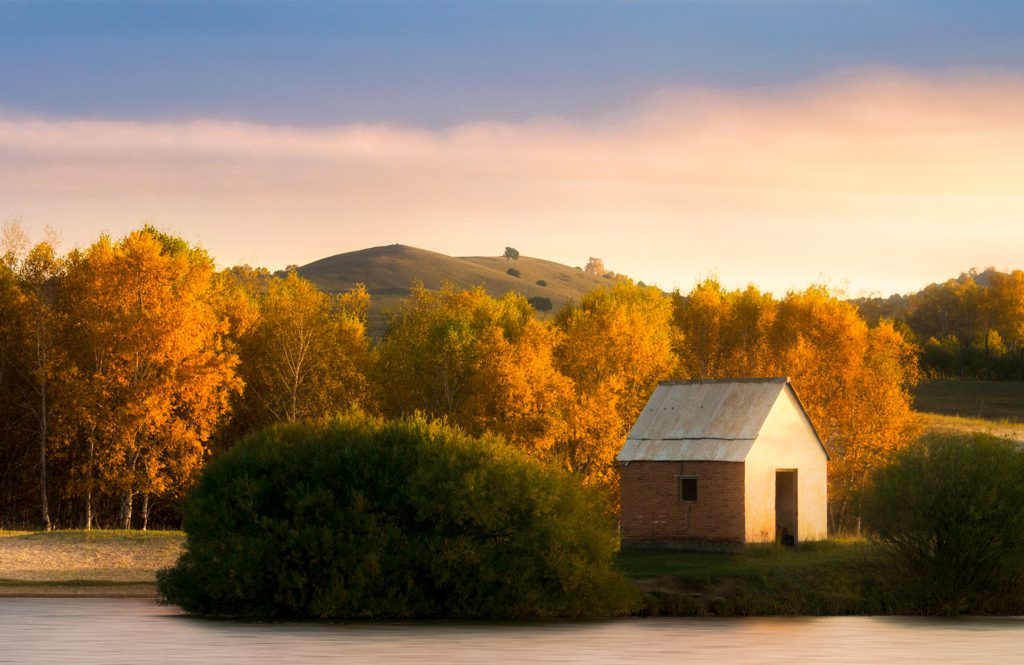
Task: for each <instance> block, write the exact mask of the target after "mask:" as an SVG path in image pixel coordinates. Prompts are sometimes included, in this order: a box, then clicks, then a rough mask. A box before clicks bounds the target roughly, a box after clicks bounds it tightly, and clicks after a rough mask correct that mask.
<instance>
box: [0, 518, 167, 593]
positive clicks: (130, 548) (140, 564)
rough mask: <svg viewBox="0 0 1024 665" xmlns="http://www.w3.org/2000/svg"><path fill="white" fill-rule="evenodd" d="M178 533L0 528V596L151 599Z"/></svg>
mask: <svg viewBox="0 0 1024 665" xmlns="http://www.w3.org/2000/svg"><path fill="white" fill-rule="evenodd" d="M183 542H184V536H183V534H181V533H178V532H160V531H150V532H125V531H56V532H52V533H39V532H0V597H6V598H40V597H54V598H73V597H84V598H155V597H156V571H158V570H160V569H161V568H166V567H168V566H171V565H173V564H174V562H175V560H176V559H177V558H178V555H179V554H180V553H181V548H182V544H183Z"/></svg>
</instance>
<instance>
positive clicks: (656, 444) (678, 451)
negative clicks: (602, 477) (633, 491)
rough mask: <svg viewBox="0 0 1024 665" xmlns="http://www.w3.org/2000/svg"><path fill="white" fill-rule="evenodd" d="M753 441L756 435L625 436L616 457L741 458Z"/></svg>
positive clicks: (629, 459) (667, 459) (651, 459)
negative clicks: (641, 438) (704, 436)
mask: <svg viewBox="0 0 1024 665" xmlns="http://www.w3.org/2000/svg"><path fill="white" fill-rule="evenodd" d="M753 445H754V440H753V439H671V440H664V439H658V440H653V439H647V440H643V441H641V440H637V439H626V445H624V446H623V447H622V450H621V451H619V454H618V457H616V459H618V460H619V461H620V462H633V461H640V460H643V461H645V462H678V461H681V460H698V461H701V462H742V461H743V460H745V459H746V458H747V453H749V452H750V447H751V446H753Z"/></svg>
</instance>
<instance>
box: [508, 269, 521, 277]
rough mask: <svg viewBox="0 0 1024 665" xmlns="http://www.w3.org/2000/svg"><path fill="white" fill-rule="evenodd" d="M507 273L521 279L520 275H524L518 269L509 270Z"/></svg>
mask: <svg viewBox="0 0 1024 665" xmlns="http://www.w3.org/2000/svg"><path fill="white" fill-rule="evenodd" d="M505 272H506V273H508V274H509V275H512V276H513V277H519V276H520V275H522V273H521V272H519V270H517V269H516V268H509V269H508V270H506V271H505Z"/></svg>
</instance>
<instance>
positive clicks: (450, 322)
mask: <svg viewBox="0 0 1024 665" xmlns="http://www.w3.org/2000/svg"><path fill="white" fill-rule="evenodd" d="M558 339H559V334H558V331H556V330H553V329H552V328H550V327H549V326H547V325H545V324H543V323H541V322H539V321H537V320H536V319H535V318H534V314H533V309H532V307H531V306H530V304H529V302H527V300H526V299H525V298H524V297H523V296H521V295H519V294H515V293H508V294H506V295H505V296H503V297H501V298H492V297H491V296H489V295H487V293H486V292H485V291H484V290H483V289H481V288H475V289H469V290H460V289H456V288H455V287H453V286H451V285H446V286H444V287H443V288H442V289H441V290H439V291H436V292H435V291H429V290H427V289H426V288H424V287H423V286H422V285H414V287H413V289H412V293H411V295H410V297H409V298H408V299H407V300H406V302H405V303H404V304H403V306H402V308H401V309H400V310H399V311H398V312H397V313H396V314H395V316H394V317H393V319H392V321H391V325H390V326H389V328H388V331H387V333H386V334H385V336H384V339H383V340H382V342H381V344H380V345H379V347H378V349H377V354H378V355H377V358H378V359H377V368H376V375H375V376H376V384H377V388H378V390H379V391H380V404H381V407H382V409H383V411H384V413H385V414H386V415H389V416H394V417H397V416H403V415H410V414H413V413H416V412H421V413H424V414H426V415H429V416H432V417H435V418H445V419H447V420H449V421H450V422H452V423H455V424H458V425H460V426H461V427H463V428H464V429H466V430H467V431H469V432H470V433H472V434H475V435H479V434H482V433H484V432H488V431H489V432H492V433H496V434H501V435H502V436H504V437H505V439H506V440H507V441H508V442H509V443H511V444H512V445H513V446H515V447H517V448H520V449H522V450H525V451H527V452H530V453H532V454H534V455H536V456H538V457H543V456H544V455H545V454H546V453H547V451H548V450H549V449H550V448H551V446H552V445H553V444H554V441H555V440H556V439H557V438H558V437H559V432H560V428H561V427H562V422H563V421H562V418H561V415H562V413H563V412H564V409H565V406H566V404H567V403H568V401H569V398H570V395H571V391H570V384H569V382H568V381H567V380H566V379H565V377H563V376H561V375H560V374H558V372H557V371H555V369H554V367H553V364H552V354H553V351H554V347H555V345H556V344H557V342H558Z"/></svg>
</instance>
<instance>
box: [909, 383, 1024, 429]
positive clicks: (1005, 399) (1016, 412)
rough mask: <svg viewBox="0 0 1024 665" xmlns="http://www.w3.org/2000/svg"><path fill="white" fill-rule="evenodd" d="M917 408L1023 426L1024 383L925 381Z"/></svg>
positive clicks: (918, 391)
mask: <svg viewBox="0 0 1024 665" xmlns="http://www.w3.org/2000/svg"><path fill="white" fill-rule="evenodd" d="M914 408H915V409H916V410H918V411H922V412H925V413H936V414H941V415H946V416H959V417H963V418H981V419H984V420H994V421H1008V422H1013V423H1024V381H968V380H963V381H926V382H922V383H921V384H920V385H918V386H917V388H916V389H915V390H914Z"/></svg>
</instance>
